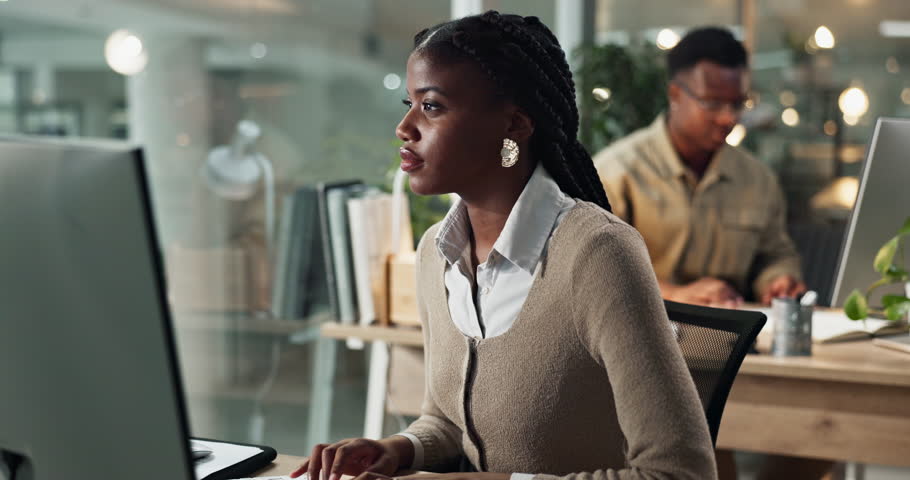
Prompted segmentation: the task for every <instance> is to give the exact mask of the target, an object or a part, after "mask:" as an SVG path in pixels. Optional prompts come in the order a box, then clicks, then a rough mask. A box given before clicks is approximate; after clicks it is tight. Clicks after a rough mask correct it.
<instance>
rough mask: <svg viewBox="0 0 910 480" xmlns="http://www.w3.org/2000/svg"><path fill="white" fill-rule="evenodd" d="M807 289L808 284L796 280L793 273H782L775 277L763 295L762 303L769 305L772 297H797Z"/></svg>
mask: <svg viewBox="0 0 910 480" xmlns="http://www.w3.org/2000/svg"><path fill="white" fill-rule="evenodd" d="M805 291H806V284H804V283H803V282H800V281H798V280H796V278H794V277H793V275H780V276H778V277H774V280H771V283H769V284H768V288H766V289H765V293H763V294H762V296H761V303H763V304H765V305H769V304H770V303H771V299H772V298H778V297H788V298H796V296H797V295H799V294H801V293H803V292H805Z"/></svg>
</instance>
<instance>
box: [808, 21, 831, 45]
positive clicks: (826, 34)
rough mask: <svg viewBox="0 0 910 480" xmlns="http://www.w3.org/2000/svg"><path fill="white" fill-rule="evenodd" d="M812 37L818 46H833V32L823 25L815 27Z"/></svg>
mask: <svg viewBox="0 0 910 480" xmlns="http://www.w3.org/2000/svg"><path fill="white" fill-rule="evenodd" d="M812 38H813V39H814V40H815V45H816V46H817V47H818V48H824V49H828V48H834V34H833V33H831V30H829V29H828V27H826V26H824V25H822V26H820V27H818V28H817V29H815V35H813V37H812Z"/></svg>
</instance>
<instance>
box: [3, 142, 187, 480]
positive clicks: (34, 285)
mask: <svg viewBox="0 0 910 480" xmlns="http://www.w3.org/2000/svg"><path fill="white" fill-rule="evenodd" d="M0 225H2V228H3V233H2V235H0V385H2V387H0V389H2V393H0V449H2V450H3V451H4V457H6V458H7V459H10V460H14V459H19V458H25V463H24V464H23V465H22V466H20V467H19V469H18V475H17V476H16V477H15V479H16V480H52V479H63V478H66V479H76V480H82V479H94V478H106V479H130V480H138V479H149V480H161V479H183V480H189V479H192V478H194V474H193V468H192V463H191V460H190V452H189V448H188V443H187V442H188V426H187V415H186V410H185V407H184V395H183V391H182V387H181V381H180V374H179V368H178V363H177V357H176V352H175V343H174V331H173V329H172V325H171V321H170V317H169V312H168V308H167V303H166V302H165V288H164V277H163V271H162V263H161V258H160V255H159V251H158V248H157V247H156V243H157V242H156V241H155V239H156V235H155V227H154V222H153V221H152V214H151V207H150V200H149V191H148V189H147V181H146V172H145V169H144V166H143V160H142V155H141V153H140V150H139V149H137V148H133V147H128V146H124V145H123V144H119V143H118V144H107V143H104V144H102V143H96V142H91V143H89V142H74V141H72V140H66V141H44V140H42V141H36V140H29V139H24V138H15V137H9V138H2V139H0ZM0 470H2V466H0Z"/></svg>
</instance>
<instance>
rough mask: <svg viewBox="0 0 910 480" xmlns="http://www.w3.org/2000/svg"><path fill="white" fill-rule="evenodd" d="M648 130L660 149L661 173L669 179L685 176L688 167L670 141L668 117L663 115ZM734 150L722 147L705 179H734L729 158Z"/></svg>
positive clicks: (658, 162) (658, 157)
mask: <svg viewBox="0 0 910 480" xmlns="http://www.w3.org/2000/svg"><path fill="white" fill-rule="evenodd" d="M648 128H649V129H650V130H651V133H652V137H653V138H654V139H655V141H656V143H655V145H656V147H657V149H658V155H657V158H656V159H655V160H656V161H657V164H658V168H659V169H660V171H661V173H662V174H663V175H664V176H665V177H667V178H677V177H679V176H682V175H685V173H686V171H687V170H688V167H687V166H686V164H684V163H683V161H682V159H680V158H679V154H678V153H676V149H675V148H673V143H672V142H671V141H670V131H669V130H668V129H667V116H666V115H665V114H663V113H661V114H660V115H658V116H657V118H656V119H654V122H653V123H651V126H650V127H648ZM733 148H734V147H731V146H729V145H724V146H722V147H720V149H719V150H718V151H717V153H715V154H714V158H712V159H711V164H710V165H709V166H708V170H707V171H706V172H705V175H704V177H703V178H709V177H711V176H714V175H716V176H717V178H718V179H729V178H732V177H733V175H734V174H735V172H731V171H730V168H731V166H732V165H731V164H730V161H729V160H728V159H727V157H728V155H729V153H730V152H731V150H732V149H733Z"/></svg>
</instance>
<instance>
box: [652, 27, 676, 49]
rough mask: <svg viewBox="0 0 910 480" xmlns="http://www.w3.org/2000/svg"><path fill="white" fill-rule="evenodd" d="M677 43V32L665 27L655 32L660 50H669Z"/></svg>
mask: <svg viewBox="0 0 910 480" xmlns="http://www.w3.org/2000/svg"><path fill="white" fill-rule="evenodd" d="M677 43H679V34H678V33H676V32H674V31H673V30H670V29H669V28H665V29H663V30H661V31H660V32H658V33H657V47H658V48H660V49H661V50H669V49H671V48H673V47H675V46H676V44H677Z"/></svg>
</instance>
